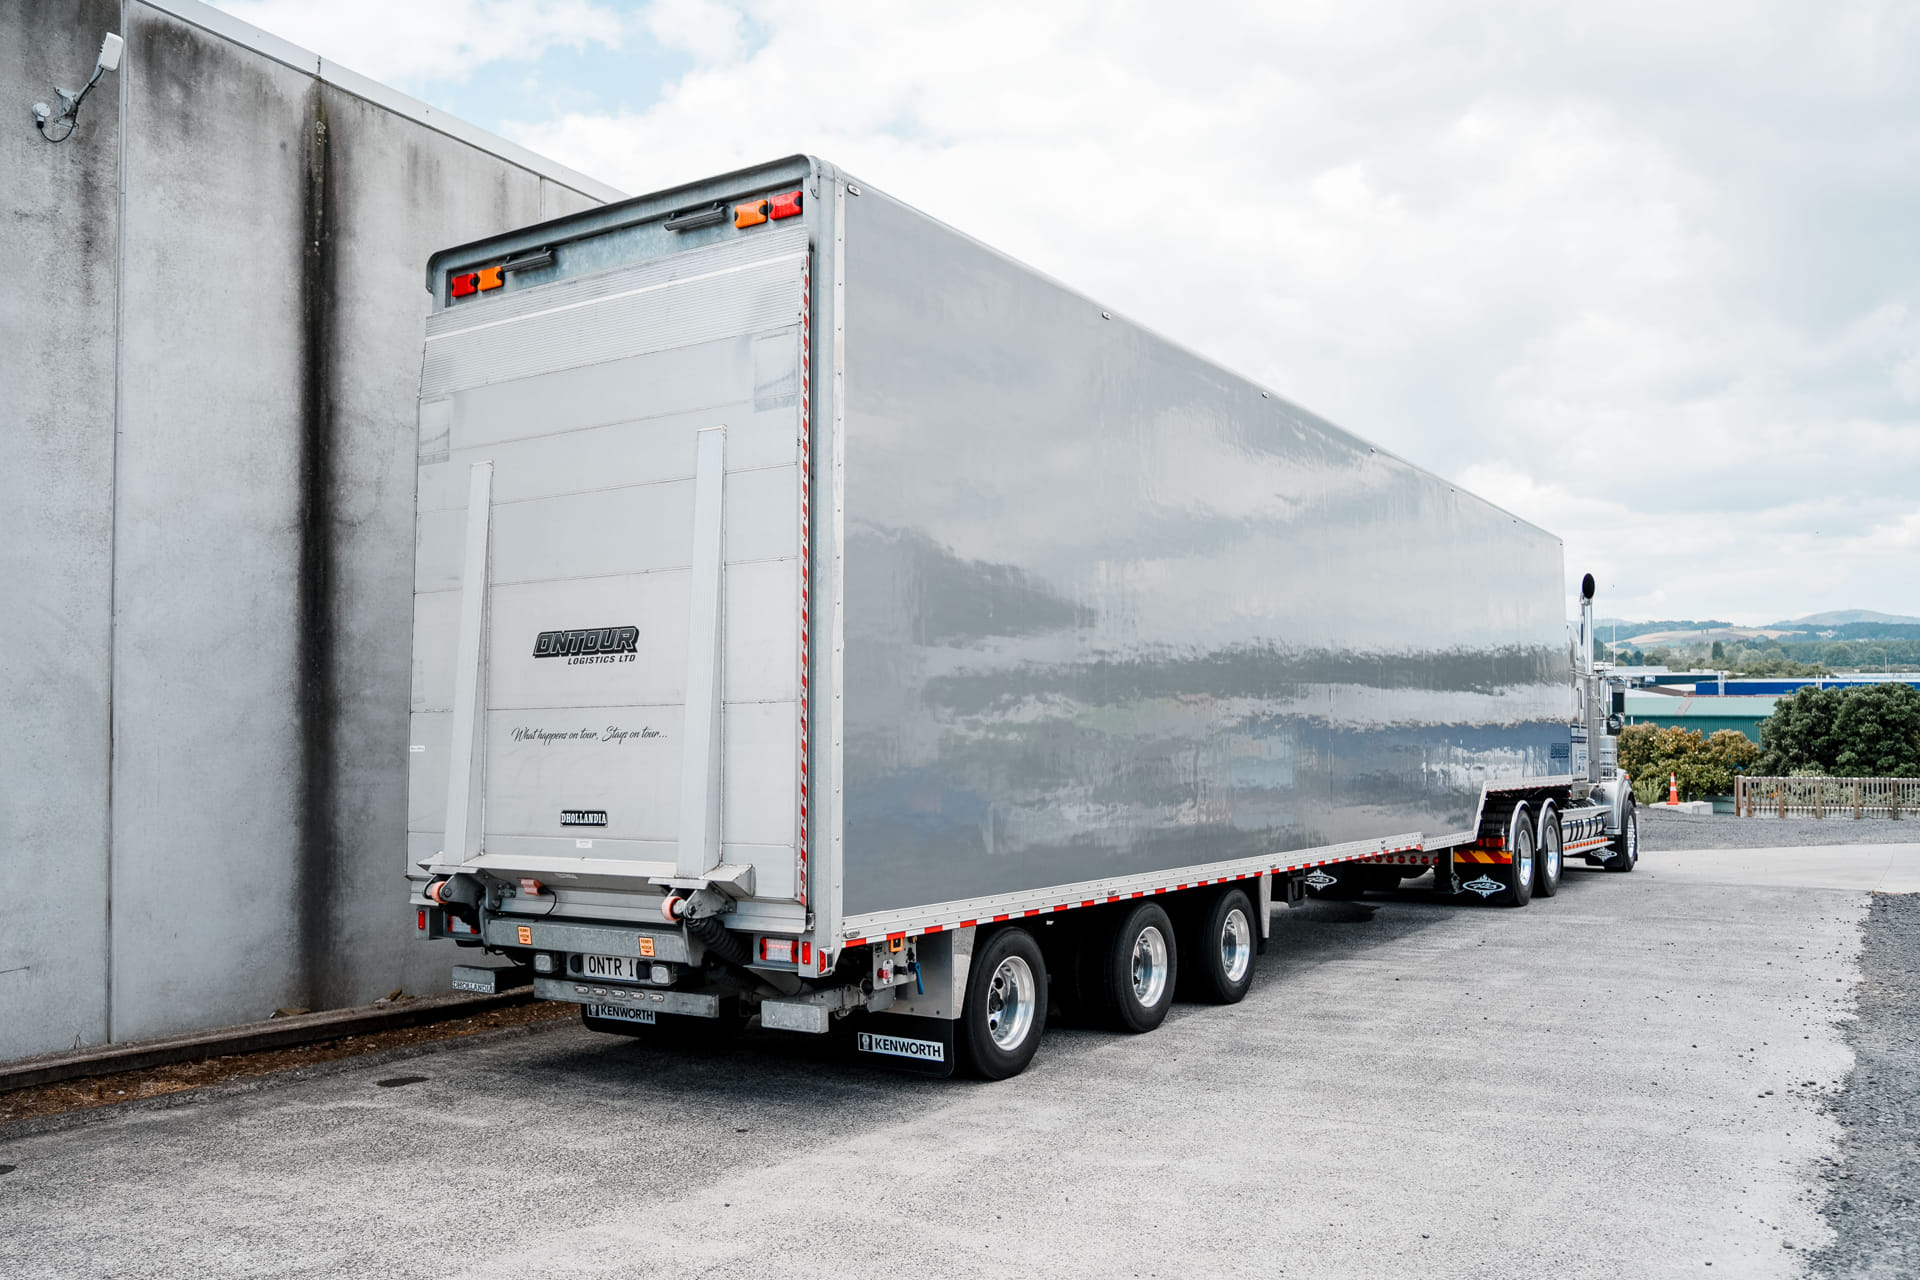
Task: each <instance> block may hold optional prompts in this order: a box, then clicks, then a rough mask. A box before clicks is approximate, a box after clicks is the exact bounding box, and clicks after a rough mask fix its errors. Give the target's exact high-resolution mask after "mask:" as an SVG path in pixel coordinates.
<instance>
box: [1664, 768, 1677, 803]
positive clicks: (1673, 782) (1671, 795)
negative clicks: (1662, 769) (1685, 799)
mask: <svg viewBox="0 0 1920 1280" xmlns="http://www.w3.org/2000/svg"><path fill="white" fill-rule="evenodd" d="M1667 803H1668V804H1679V803H1680V779H1679V778H1677V777H1675V776H1674V775H1673V774H1671V773H1670V774H1668V775H1667Z"/></svg>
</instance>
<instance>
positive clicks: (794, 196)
mask: <svg viewBox="0 0 1920 1280" xmlns="http://www.w3.org/2000/svg"><path fill="white" fill-rule="evenodd" d="M771 204H772V206H773V207H772V208H770V209H769V210H768V211H767V216H768V217H770V218H775V219H778V218H791V217H794V216H796V215H797V214H798V213H799V212H800V193H799V192H798V191H789V192H787V194H785V195H783V196H775V197H774V198H773V200H772V201H771ZM483 287H484V286H483Z"/></svg>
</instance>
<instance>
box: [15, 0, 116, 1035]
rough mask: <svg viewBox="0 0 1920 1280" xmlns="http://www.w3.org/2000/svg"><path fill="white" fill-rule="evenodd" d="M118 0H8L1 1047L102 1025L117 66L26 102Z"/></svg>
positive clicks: (79, 72) (65, 81) (92, 48)
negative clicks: (47, 118) (75, 100)
mask: <svg viewBox="0 0 1920 1280" xmlns="http://www.w3.org/2000/svg"><path fill="white" fill-rule="evenodd" d="M119 10H120V6H119V5H118V4H117V3H114V2H113V0H73V2H69V3H59V4H50V3H47V2H46V0H0V32H4V33H5V38H0V103H5V104H6V106H7V108H8V113H9V119H8V124H7V127H5V128H0V190H4V195H3V196H0V206H3V207H4V212H5V216H4V217H0V262H4V263H5V264H6V266H5V268H4V269H0V883H4V884H5V885H6V886H7V891H8V895H9V897H11V898H12V899H13V900H14V903H15V904H18V905H13V906H8V907H5V908H0V920H3V921H4V923H5V927H4V928H0V1058H10V1057H17V1056H20V1055H22V1054H26V1053H31V1052H35V1051H38V1050H43V1049H50V1048H56V1047H60V1048H64V1047H70V1046H72V1045H75V1044H92V1043H97V1042H100V1041H103V1040H105V1039H106V1038H107V1035H108V1026H107V912H108V907H109V904H108V901H107V805H108V793H107V733H108V725H109V717H108V685H109V681H110V678H111V677H110V668H109V652H108V640H109V636H110V634H111V609H112V562H113V402H114V317H115V313H116V310H117V298H116V296H115V276H116V262H117V258H118V253H119V241H118V237H119V195H118V183H117V176H118V171H119V162H120V125H119V113H118V110H117V103H116V97H117V95H118V93H119V85H118V83H117V82H116V81H115V79H114V78H113V77H112V76H107V77H104V78H103V79H102V81H101V83H100V85H99V86H98V87H97V88H96V89H95V90H94V92H93V94H92V95H91V96H90V97H89V98H88V100H87V102H86V105H85V106H84V107H83V108H82V109H81V115H80V118H79V121H78V125H77V127H76V128H75V129H74V131H73V134H72V136H71V137H70V138H68V139H67V140H66V141H65V142H62V143H59V144H58V145H55V144H52V143H49V142H47V141H46V140H45V139H44V138H42V137H41V136H40V134H39V133H37V132H36V131H35V130H34V128H33V126H32V123H31V121H30V119H29V117H28V115H27V105H28V104H29V103H32V102H36V101H55V102H57V101H58V100H57V99H56V98H55V96H54V86H55V85H56V84H61V85H68V86H73V85H77V84H79V83H81V82H82V81H83V80H84V79H85V77H86V74H87V72H88V71H89V70H91V68H92V66H93V59H94V55H95V53H96V52H97V51H98V49H99V47H100V37H101V35H102V33H104V32H106V31H109V30H112V29H113V28H115V27H117V26H118V25H119ZM28 904H32V905H31V909H29V907H28Z"/></svg>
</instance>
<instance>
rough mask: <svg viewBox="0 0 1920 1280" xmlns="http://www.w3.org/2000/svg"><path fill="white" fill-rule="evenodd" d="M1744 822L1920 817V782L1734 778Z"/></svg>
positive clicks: (1736, 800)
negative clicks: (1750, 820) (1795, 819)
mask: <svg viewBox="0 0 1920 1280" xmlns="http://www.w3.org/2000/svg"><path fill="white" fill-rule="evenodd" d="M1733 811H1734V812H1735V813H1737V814H1739V815H1740V816H1741V817H1743V818H1906V817H1920V812H1916V811H1920V778H1750V777H1736V778H1735V779H1734V780H1733Z"/></svg>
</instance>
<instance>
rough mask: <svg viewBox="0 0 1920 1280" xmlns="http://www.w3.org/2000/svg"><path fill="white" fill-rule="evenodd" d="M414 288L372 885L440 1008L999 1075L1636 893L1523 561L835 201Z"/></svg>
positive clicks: (768, 183) (1495, 526)
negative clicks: (396, 779) (737, 1036)
mask: <svg viewBox="0 0 1920 1280" xmlns="http://www.w3.org/2000/svg"><path fill="white" fill-rule="evenodd" d="M979 198H981V199H987V198H990V196H989V195H988V194H987V189H986V188H984V187H983V188H981V194H980V196H979ZM956 207H957V208H964V201H960V202H956ZM427 283H428V287H429V289H430V291H431V293H432V295H433V300H432V306H431V309H430V314H429V316H428V319H427V323H426V336H425V345H424V355H423V359H422V369H421V389H420V403H419V459H418V464H419V465H418V524H417V539H416V562H415V597H414V606H415V607H414V640H413V653H414V659H413V688H412V737H411V744H412V745H411V747H410V753H409V757H408V759H409V762H410V766H411V770H410V813H409V829H408V835H407V843H408V847H407V873H408V878H409V885H410V892H411V902H412V905H413V907H414V910H415V920H414V923H415V927H416V929H417V932H418V934H419V935H420V936H421V937H425V938H447V937H450V938H453V939H454V940H455V941H457V942H460V943H462V944H464V945H466V946H469V947H473V948H478V949H482V950H484V952H486V953H489V954H490V955H491V956H492V957H493V959H492V960H491V961H489V962H488V963H486V964H477V965H469V966H461V967H459V968H457V969H456V973H455V981H456V984H457V985H462V986H467V987H478V988H482V989H490V988H492V987H493V986H495V985H497V984H504V983H508V982H513V981H530V982H531V983H532V985H533V989H534V992H535V994H536V995H538V996H541V997H545V998H548V999H553V1000H562V1001H571V1002H573V1003H576V1004H579V1005H581V1006H582V1010H583V1017H584V1019H585V1022H586V1025H587V1026H588V1027H591V1028H595V1029H598V1030H604V1031H611V1032H621V1033H627V1034H638V1035H651V1036H660V1037H670V1036H686V1035H694V1034H699V1033H702V1032H706V1031H713V1030H725V1029H727V1028H730V1027H734V1026H738V1025H742V1024H744V1023H745V1022H747V1021H748V1020H750V1019H753V1018H757V1019H758V1020H759V1023H760V1025H761V1026H763V1027H765V1028H769V1029H775V1030H783V1031H788V1032H794V1033H807V1034H814V1035H823V1034H829V1033H833V1034H837V1035H841V1036H844V1037H845V1038H846V1039H847V1040H848V1041H849V1042H850V1043H851V1045H852V1047H853V1048H854V1049H855V1051H857V1052H859V1053H863V1054H866V1055H869V1056H870V1057H871V1058H872V1059H873V1060H875V1061H877V1062H880V1063H883V1064H885V1065H890V1066H895V1067H899V1068H901V1069H905V1070H913V1071H924V1072H928V1073H932V1074H942V1075H944V1074H949V1073H951V1072H953V1071H954V1070H955V1069H956V1068H961V1069H966V1070H969V1071H971V1072H972V1073H974V1074H977V1075H980V1076H985V1077H988V1078H1000V1077H1005V1076H1009V1075H1012V1074H1014V1073H1016V1072H1018V1071H1020V1070H1022V1069H1023V1068H1024V1067H1025V1066H1026V1064H1027V1063H1028V1061H1029V1060H1030V1059H1031V1057H1032V1055H1033V1053H1034V1051H1035V1048H1036V1046H1037V1044H1038V1042H1039V1040H1040V1037H1041V1033H1042V1029H1043V1027H1044V1025H1045V1024H1046V1021H1047V1019H1048V1016H1049V1013H1050V1011H1054V1012H1064V1013H1066V1014H1067V1015H1069V1016H1072V1017H1075V1018H1080V1019H1085V1020H1090V1021H1096V1022H1100V1023H1104V1024H1106V1025H1110V1026H1113V1027H1116V1028H1119V1029H1123V1030H1126V1031H1133V1032H1143V1031H1148V1030H1151V1029H1152V1028H1153V1027H1154V1026H1156V1025H1158V1023H1159V1022H1160V1020H1161V1019H1162V1018H1163V1017H1164V1016H1165V1014H1166V1012H1167V1008H1168V1005H1169V1002H1170V1001H1171V1000H1172V999H1173V997H1174V994H1175V992H1176V990H1179V991H1184V992H1187V993H1190V994H1191V995H1193V996H1195V997H1197V998H1200V999H1203V1000H1211V1001H1218V1002H1232V1001H1236V1000H1238V999H1240V998H1241V996H1243V995H1244V994H1245V992H1246V991H1247V989H1248V985H1249V983H1250V982H1251V980H1252V976H1253V972H1254V967H1255V964H1256V961H1257V958H1258V956H1259V955H1260V954H1261V953H1262V952H1263V951H1264V949H1265V943H1266V939H1267V937H1268V934H1269V921H1270V915H1271V911H1272V909H1273V908H1274V906H1275V905H1276V904H1287V905H1290V904H1295V903H1298V902H1300V901H1301V900H1302V899H1303V898H1304V897H1306V896H1308V895H1315V894H1321V895H1331V896H1352V895H1355V894H1359V893H1364V892H1366V891H1368V890H1370V889H1378V888H1391V887H1394V886H1397V885H1398V884H1399V883H1400V882H1401V880H1403V879H1407V878H1410V877H1416V876H1425V875H1429V874H1430V875H1431V876H1432V877H1433V884H1434V887H1435V889H1436V891H1437V892H1439V893H1442V894H1449V895H1456V896H1458V897H1460V898H1461V899H1463V900H1465V901H1483V902H1494V903H1499V902H1504V903H1507V904H1511V905H1519V906H1524V905H1525V904H1526V903H1527V902H1528V901H1529V900H1530V899H1531V898H1533V897H1535V896H1540V895H1551V894H1553V893H1554V892H1555V890H1556V888H1557V887H1558V885H1559V882H1560V874H1561V869H1562V866H1563V864H1564V861H1565V859H1567V858H1569V857H1579V858H1584V859H1586V860H1587V861H1588V862H1591V863H1596V864H1601V865H1605V866H1607V867H1609V868H1611V869H1615V870H1622V871H1624V870H1631V869H1632V867H1633V865H1634V863H1635V861H1636V859H1637V857H1638V837H1637V829H1636V823H1635V818H1634V810H1633V800H1632V792H1631V789H1630V787H1629V786H1628V785H1627V782H1626V779H1625V778H1624V777H1622V776H1620V775H1619V774H1618V771H1617V769H1616V767H1615V765H1614V760H1613V756H1612V751H1611V749H1612V746H1613V738H1612V737H1611V732H1612V731H1613V730H1617V727H1618V721H1617V719H1611V718H1610V717H1609V714H1608V711H1609V707H1608V698H1607V687H1606V679H1605V675H1604V672H1602V671H1598V670H1596V668H1595V666H1594V663H1593V660H1592V639H1591V621H1592V614H1591V598H1592V595H1593V591H1592V581H1591V579H1590V578H1589V579H1587V581H1586V585H1585V588H1584V590H1583V591H1582V593H1581V595H1582V605H1581V616H1580V625H1579V631H1578V635H1577V637H1570V635H1569V628H1568V625H1567V621H1566V605H1565V601H1566V598H1567V590H1566V584H1565V580H1564V577H1563V573H1564V568H1563V555H1562V546H1561V543H1560V542H1559V541H1558V540H1557V539H1556V538H1555V537H1554V536H1553V535H1552V534H1550V533H1547V532H1545V531H1543V530H1541V529H1539V528H1537V527H1535V526H1533V525H1531V524H1529V523H1527V522H1526V521H1524V520H1521V519H1519V518H1517V517H1515V516H1513V515H1511V514H1509V513H1508V512H1505V511H1503V510H1501V509H1499V508H1498V507H1495V506H1493V505H1492V504H1490V503H1488V502H1485V501H1483V500H1481V499H1480V498H1477V497H1475V496H1474V495H1472V494H1470V493H1467V492H1465V491H1464V490H1462V489H1459V488H1458V487H1456V486H1454V485H1452V484H1450V483H1448V482H1447V481H1446V480H1444V479H1442V478H1440V477H1438V476H1435V475H1433V474H1431V473H1429V472H1427V471H1424V470H1422V469H1421V468H1419V467H1417V466H1414V465H1413V464H1411V463H1409V462H1407V461H1406V460H1404V459H1402V458H1399V457H1396V456H1394V455H1393V454H1391V453H1389V452H1387V451H1386V450H1384V449H1381V448H1379V447H1377V446H1374V445H1370V444H1368V443H1367V442H1366V441H1364V440H1362V439H1360V438H1359V437H1357V436H1355V435H1352V434H1350V433H1349V432H1346V431H1344V430H1341V429H1340V428H1338V427H1336V426H1334V425H1332V424H1331V423H1328V422H1326V421H1324V420H1322V419H1321V418H1319V417H1316V416H1315V415H1313V414H1312V413H1309V412H1308V411H1306V410H1304V409H1302V408H1300V407H1299V406H1297V405H1295V404H1292V403H1290V402H1289V401H1287V400H1286V399H1284V398H1282V397H1281V396H1280V395H1279V394H1277V393H1276V392H1274V391H1273V390H1271V389H1269V388H1265V387H1261V386H1259V385H1257V384H1255V383H1253V382H1251V381H1248V380H1247V379H1244V378H1241V377H1239V376H1237V375H1235V374H1233V373H1230V372H1228V371H1227V370H1225V369H1223V368H1221V367H1219V366H1218V365H1215V364H1213V363H1211V362H1209V361H1208V360H1206V359H1204V358H1202V357H1200V356H1198V355H1196V354H1194V353H1192V352H1190V351H1187V350H1185V349H1183V348H1181V347H1180V346H1178V345H1176V344H1174V343H1172V342H1169V341H1167V340H1165V339H1163V338H1161V337H1158V336H1156V335H1155V334H1153V333H1151V332H1149V331H1147V330H1146V329H1144V328H1143V327H1141V326H1140V325H1138V324H1135V323H1133V322H1131V321H1129V320H1128V319H1126V318H1125V317H1123V316H1121V315H1118V314H1117V313H1115V312H1113V311H1112V310H1111V309H1109V308H1105V307H1103V306H1102V305H1101V304H1100V303H1098V302H1096V301H1093V300H1091V299H1089V298H1087V297H1085V296H1083V295H1081V294H1079V293H1076V292H1075V291H1073V290H1072V289H1070V288H1067V287H1065V286H1063V285H1061V284H1060V283H1058V282H1056V281H1054V280H1051V279H1049V278H1047V277H1045V276H1044V275H1042V274H1040V273H1038V272H1036V271H1033V270H1031V269H1029V268H1027V267H1025V266H1023V265H1021V264H1020V263H1018V262H1015V261H1013V260H1011V259H1010V258H1008V257H1006V256H1005V255H1003V254H1000V253H998V252H996V251H994V250H993V249H992V248H990V247H988V246H987V245H984V244H982V243H980V242H978V241H976V240H973V239H971V238H969V237H968V236H966V235H964V234H962V233H961V232H959V231H956V230H955V229H953V228H952V227H949V226H946V225H944V224H943V223H941V222H938V221H936V220H935V219H933V218H931V217H928V216H927V215H925V214H923V213H920V212H918V211H916V210H915V209H913V208H911V207H909V206H908V205H906V204H904V203H903V202H901V201H899V200H896V199H893V198H891V197H889V196H887V195H886V194H884V193H883V192H880V191H878V190H875V189H874V188H872V187H870V186H867V185H865V184H864V183H861V182H859V181H857V180H855V179H853V178H851V177H850V176H849V175H847V174H846V173H844V172H842V171H841V170H839V169H837V168H835V167H834V166H832V165H830V164H827V163H825V162H823V161H821V160H819V159H816V158H812V157H807V156H794V157H791V158H789V159H785V160H780V161H777V162H774V163H771V164H765V165H761V166H758V167H755V168H750V169H743V170H740V171H738V172H734V173H729V174H725V175H722V176H719V177H715V178H712V179H709V180H705V181H701V182H697V183H692V184H689V185H685V186H680V187H676V188H673V189H671V190H667V191H662V192H659V193H656V194H653V195H646V196H640V197H637V198H634V199H630V200H626V201H622V202H619V203H616V204H611V205H607V206H605V207H602V208H597V209H593V210H590V211H586V212H582V213H578V214H574V215H571V216H568V217H564V218H559V219H556V220H553V221H550V222H544V223H541V224H539V225H537V226H531V227H527V228H525V229H523V230H519V231H515V232H512V233H510V234H506V235H500V236H495V237H492V238H490V239H487V240H483V241H479V242H476V243H473V244H468V245H462V246H460V247H457V248H451V249H447V250H445V251H443V252H440V253H438V254H436V255H435V256H434V257H433V258H432V260H431V262H430V263H429V266H428V273H427ZM1610 719H1611V724H1610Z"/></svg>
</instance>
